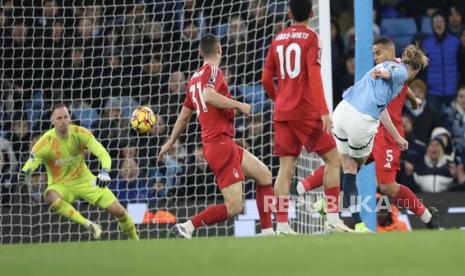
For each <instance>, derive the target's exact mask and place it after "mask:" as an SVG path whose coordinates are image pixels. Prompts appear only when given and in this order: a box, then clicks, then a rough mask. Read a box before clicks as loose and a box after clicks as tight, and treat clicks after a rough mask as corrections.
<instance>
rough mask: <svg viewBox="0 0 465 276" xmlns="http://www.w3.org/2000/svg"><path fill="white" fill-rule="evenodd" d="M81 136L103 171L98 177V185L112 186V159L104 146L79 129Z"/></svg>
mask: <svg viewBox="0 0 465 276" xmlns="http://www.w3.org/2000/svg"><path fill="white" fill-rule="evenodd" d="M79 135H80V137H81V139H82V141H83V142H84V144H85V145H86V147H87V149H89V151H90V152H91V153H92V154H93V155H94V156H96V157H97V158H98V160H99V161H100V164H101V167H102V169H101V170H100V172H99V174H98V175H97V183H96V184H97V185H98V186H100V187H105V186H108V184H110V181H111V177H110V169H111V157H110V154H109V153H108V151H107V150H106V149H105V148H104V147H103V145H102V144H101V143H100V142H99V141H98V140H97V139H96V138H95V137H94V135H93V134H92V133H91V132H90V131H89V130H87V129H85V128H80V129H79Z"/></svg>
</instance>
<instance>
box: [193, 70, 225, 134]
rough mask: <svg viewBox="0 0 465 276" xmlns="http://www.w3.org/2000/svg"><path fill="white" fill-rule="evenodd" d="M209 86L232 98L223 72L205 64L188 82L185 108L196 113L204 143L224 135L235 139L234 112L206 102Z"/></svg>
mask: <svg viewBox="0 0 465 276" xmlns="http://www.w3.org/2000/svg"><path fill="white" fill-rule="evenodd" d="M207 86H209V87H211V88H213V89H215V91H216V92H217V93H220V94H221V95H223V96H225V97H228V98H231V94H230V93H229V90H228V86H227V85H226V82H225V80H224V76H223V72H221V70H220V69H219V68H218V67H215V66H213V65H211V64H205V65H203V66H202V67H200V68H199V69H198V70H197V71H195V72H194V74H193V75H192V76H191V78H190V79H189V81H188V82H187V90H186V91H188V92H187V95H186V99H185V100H184V106H185V107H187V108H189V109H192V110H195V111H196V113H197V118H198V120H199V123H200V127H201V129H202V141H203V142H211V141H215V140H217V139H219V138H221V136H223V135H227V136H230V137H234V111H233V110H232V109H221V108H216V107H214V106H213V105H211V104H209V103H207V102H205V99H204V96H203V95H204V92H203V91H204V89H205V87H207Z"/></svg>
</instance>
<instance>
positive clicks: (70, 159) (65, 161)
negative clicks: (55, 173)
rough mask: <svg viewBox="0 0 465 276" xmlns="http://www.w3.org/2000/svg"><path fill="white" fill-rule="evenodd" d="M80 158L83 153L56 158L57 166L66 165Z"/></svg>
mask: <svg viewBox="0 0 465 276" xmlns="http://www.w3.org/2000/svg"><path fill="white" fill-rule="evenodd" d="M80 158H81V155H74V156H70V157H66V158H61V159H57V160H55V166H57V167H61V166H63V165H66V164H69V163H73V162H74V161H76V160H78V159H80Z"/></svg>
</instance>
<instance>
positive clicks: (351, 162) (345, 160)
mask: <svg viewBox="0 0 465 276" xmlns="http://www.w3.org/2000/svg"><path fill="white" fill-rule="evenodd" d="M341 160H342V170H343V171H344V175H343V177H342V190H343V191H344V202H346V204H348V206H349V209H350V213H351V215H352V218H353V220H354V223H355V225H357V224H359V223H362V219H361V217H360V212H359V210H356V209H355V206H356V205H357V200H358V190H357V185H356V181H357V171H358V166H359V163H358V162H357V160H355V159H354V158H352V157H350V156H349V155H348V154H341Z"/></svg>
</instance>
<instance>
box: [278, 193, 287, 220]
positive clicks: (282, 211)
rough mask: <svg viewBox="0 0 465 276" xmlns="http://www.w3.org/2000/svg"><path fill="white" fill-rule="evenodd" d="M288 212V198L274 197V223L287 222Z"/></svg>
mask: <svg viewBox="0 0 465 276" xmlns="http://www.w3.org/2000/svg"><path fill="white" fill-rule="evenodd" d="M288 211H289V196H277V197H276V214H275V215H276V222H287V213H288Z"/></svg>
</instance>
